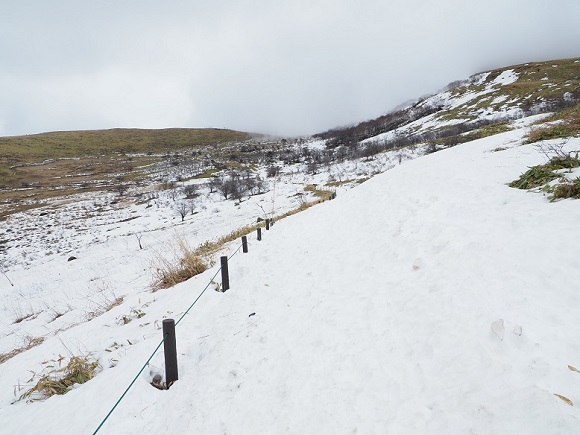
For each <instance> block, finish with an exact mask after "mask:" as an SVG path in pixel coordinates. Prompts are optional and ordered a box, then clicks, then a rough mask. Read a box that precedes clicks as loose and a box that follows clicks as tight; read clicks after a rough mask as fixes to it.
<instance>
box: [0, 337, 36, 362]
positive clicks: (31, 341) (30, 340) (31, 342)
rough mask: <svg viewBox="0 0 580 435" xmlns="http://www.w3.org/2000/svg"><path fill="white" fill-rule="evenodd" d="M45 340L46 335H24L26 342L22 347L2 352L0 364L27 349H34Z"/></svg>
mask: <svg viewBox="0 0 580 435" xmlns="http://www.w3.org/2000/svg"><path fill="white" fill-rule="evenodd" d="M42 342H44V337H32V336H30V335H28V336H26V337H24V342H23V343H22V345H21V346H20V347H17V348H16V349H12V350H11V351H10V352H6V353H0V364H2V363H4V362H6V361H8V360H9V359H10V358H13V357H15V356H16V355H18V354H20V353H22V352H25V351H27V350H28V349H32V348H33V347H35V346H38V345H39V344H42Z"/></svg>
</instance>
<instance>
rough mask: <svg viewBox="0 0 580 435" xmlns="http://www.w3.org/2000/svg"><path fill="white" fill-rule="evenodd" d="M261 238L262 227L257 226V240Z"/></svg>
mask: <svg viewBox="0 0 580 435" xmlns="http://www.w3.org/2000/svg"><path fill="white" fill-rule="evenodd" d="M260 240H262V228H258V241H260Z"/></svg>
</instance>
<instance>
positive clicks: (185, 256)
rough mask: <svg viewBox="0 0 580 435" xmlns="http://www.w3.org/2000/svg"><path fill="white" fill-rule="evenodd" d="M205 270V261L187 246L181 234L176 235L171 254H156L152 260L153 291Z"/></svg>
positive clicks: (170, 285) (171, 285)
mask: <svg viewBox="0 0 580 435" xmlns="http://www.w3.org/2000/svg"><path fill="white" fill-rule="evenodd" d="M206 270H207V263H206V261H205V260H204V259H203V257H200V255H199V254H198V253H197V252H195V251H194V250H193V249H191V248H190V247H189V244H188V243H187V241H186V240H185V239H184V238H183V237H182V236H177V238H176V246H175V248H174V252H173V256H172V257H171V258H167V257H165V256H163V255H161V254H158V255H157V256H156V258H155V260H154V262H153V271H154V282H153V284H152V289H153V291H157V290H160V289H162V288H169V287H173V286H174V285H175V284H179V283H180V282H183V281H186V280H188V279H189V278H191V277H193V276H195V275H199V274H200V273H202V272H205V271H206Z"/></svg>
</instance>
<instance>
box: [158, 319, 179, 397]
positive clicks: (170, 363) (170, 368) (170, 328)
mask: <svg viewBox="0 0 580 435" xmlns="http://www.w3.org/2000/svg"><path fill="white" fill-rule="evenodd" d="M162 324H163V337H165V341H164V342H163V351H164V353H165V385H166V386H167V388H168V389H169V387H171V385H172V384H173V383H174V382H175V381H177V379H178V376H177V345H176V341H175V321H174V320H173V319H163V323H162Z"/></svg>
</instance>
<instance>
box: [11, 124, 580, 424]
mask: <svg viewBox="0 0 580 435" xmlns="http://www.w3.org/2000/svg"><path fill="white" fill-rule="evenodd" d="M524 132H525V128H519V129H516V130H513V131H510V132H508V133H503V134H500V135H496V136H492V137H488V138H485V139H481V140H478V141H474V142H470V143H467V144H463V145H459V146H457V147H454V148H451V149H448V150H444V151H441V152H438V153H435V154H432V155H429V156H425V157H422V158H420V159H416V160H413V161H410V162H406V163H405V164H403V165H400V166H397V167H395V168H394V169H392V170H391V171H388V172H386V173H384V174H382V175H378V176H376V177H374V178H373V179H371V180H369V181H367V182H365V183H363V184H362V185H360V186H359V187H357V188H356V189H352V190H349V191H348V192H345V193H344V194H341V195H339V196H338V198H337V199H336V200H335V201H330V202H326V203H323V204H321V205H319V206H316V207H314V208H311V209H309V210H307V211H306V212H304V213H301V214H298V215H295V216H292V217H290V218H287V219H285V220H283V221H280V222H278V223H276V225H275V226H274V227H273V228H272V230H271V231H268V232H265V233H264V239H263V241H261V242H258V241H256V240H255V238H254V237H251V240H250V252H249V253H248V254H242V253H241V252H239V253H237V254H236V255H235V256H234V257H233V258H232V259H231V262H230V277H231V284H232V288H231V289H230V290H229V291H227V292H226V293H218V292H215V291H213V286H211V287H210V288H209V290H208V291H206V293H204V294H203V296H202V297H201V298H200V300H199V302H197V304H195V305H194V306H193V307H192V309H191V311H189V313H188V314H187V315H186V316H185V317H184V318H183V320H182V321H181V322H180V323H179V325H178V327H177V346H178V358H179V376H180V379H179V381H177V382H176V383H175V384H174V385H173V386H172V387H171V388H170V389H169V390H167V391H160V390H157V389H155V388H153V387H152V386H151V385H149V381H150V380H151V378H152V377H153V375H154V374H156V373H160V372H163V364H164V363H163V355H162V353H157V354H156V355H155V356H154V357H153V358H152V360H151V363H150V365H149V366H148V367H147V368H146V369H145V370H144V372H143V373H142V374H141V375H140V376H139V377H137V380H136V382H135V384H134V385H133V387H132V388H131V389H130V390H129V392H128V393H127V394H126V396H125V397H124V399H123V400H122V401H121V402H120V404H119V405H118V407H117V408H116V409H115V411H114V412H113V413H112V414H111V416H110V418H109V419H108V420H107V421H106V422H105V423H104V424H103V426H102V427H101V429H100V430H99V433H102V434H120V433H127V434H129V433H137V432H139V433H151V434H153V433H155V434H157V433H203V434H224V433H227V434H256V433H264V434H266V433H267V434H280V433H293V434H304V433H327V434H354V433H360V434H368V433H397V434H416V433H437V434H455V433H457V434H463V433H474V434H475V433H478V434H491V433H526V434H569V433H575V432H577V431H578V428H579V427H580V413H579V411H578V405H579V404H580V373H578V372H575V371H573V370H571V369H570V368H569V367H568V366H572V367H574V366H575V367H580V330H579V329H578V326H577V325H578V311H579V308H580V293H579V292H578V282H580V268H579V267H578V262H577V261H578V258H579V256H580V243H579V240H578V238H577V237H575V236H574V235H575V234H576V232H577V231H576V229H577V225H578V222H579V221H580V203H579V202H578V201H574V200H564V201H558V202H554V203H550V202H549V201H548V200H547V199H546V198H545V197H544V196H543V195H542V194H541V193H534V192H527V191H522V190H517V189H512V188H509V187H508V186H507V185H506V183H509V182H510V181H512V180H514V179H515V178H517V176H518V175H519V174H521V173H522V172H524V171H525V170H526V168H527V166H530V165H533V164H539V163H542V162H543V161H545V157H544V156H543V155H542V154H541V153H540V152H539V151H538V150H537V149H536V148H534V147H533V146H531V145H522V144H521V137H522V135H523V134H524ZM567 147H568V149H580V140H579V139H572V140H570V141H568V143H567ZM501 148H506V149H504V150H501V151H498V149H501ZM233 249H235V247H233V246H232V247H231V250H232V252H233ZM94 255H95V256H98V255H103V256H106V255H110V256H112V257H113V258H114V260H113V261H116V262H118V263H123V262H126V263H127V268H130V267H133V266H131V262H130V261H129V258H130V256H131V255H132V254H131V253H130V252H129V251H127V252H123V253H119V254H117V256H116V257H115V255H116V254H115V253H110V252H107V251H106V247H104V249H103V251H102V252H100V253H99V252H94ZM55 267H56V265H55ZM80 267H82V260H78V262H71V263H69V264H66V267H63V268H62V271H61V273H62V274H67V273H73V272H72V271H73V270H74V269H75V268H80ZM216 270H217V269H216V268H213V269H211V270H210V271H208V272H206V273H204V274H202V275H199V276H197V277H195V278H193V279H190V280H189V281H187V282H185V283H182V284H180V285H177V286H176V287H174V288H171V289H167V290H162V291H159V292H157V293H154V294H151V293H145V292H134V293H133V294H131V295H128V296H127V298H126V301H125V303H124V304H122V305H121V306H118V307H116V308H113V309H112V310H111V311H109V312H107V313H104V314H103V315H101V316H99V317H97V318H95V319H93V320H91V321H90V322H85V323H81V324H79V325H77V326H75V327H73V328H71V329H69V330H66V331H62V332H61V333H60V334H59V335H58V336H57V337H51V338H49V339H47V341H45V343H43V344H42V345H40V346H37V347H34V348H32V349H30V350H28V351H27V352H25V353H22V354H20V355H17V356H15V357H14V358H12V359H10V360H8V361H7V362H5V363H4V364H1V365H0V421H2V429H1V430H2V431H3V432H5V433H92V432H93V431H94V430H95V429H97V427H98V426H99V424H100V423H101V421H102V420H103V418H105V416H106V415H107V413H108V412H109V410H110V409H111V408H112V407H113V405H115V403H116V401H117V399H118V398H119V397H120V396H121V395H122V393H123V392H124V391H125V389H126V387H127V386H128V385H129V383H130V382H131V381H132V380H133V378H134V377H135V375H136V374H137V373H138V371H139V370H140V368H141V367H142V366H143V364H144V363H145V362H146V360H147V358H148V357H149V355H150V354H151V353H152V351H153V350H154V349H155V347H156V346H157V344H158V343H159V341H160V339H161V331H160V330H159V324H160V322H161V320H162V319H163V318H167V317H172V318H175V319H177V318H179V317H180V316H181V315H182V314H183V313H184V312H185V310H187V308H188V307H189V306H190V304H191V303H192V302H193V301H194V300H195V298H196V297H197V296H198V295H199V294H200V292H201V291H202V290H203V289H204V288H205V286H206V284H207V283H208V282H209V280H210V279H211V277H212V276H213V275H214V273H215V272H216ZM126 285H127V286H130V283H127V284H126ZM130 307H132V308H135V309H139V310H142V311H143V312H144V313H145V315H144V316H143V317H140V318H135V319H134V320H132V321H131V322H130V323H127V324H121V323H119V321H118V319H119V316H121V315H124V314H129V308H130ZM67 349H68V350H67ZM105 349H108V351H106V350H105ZM68 351H70V352H71V353H73V354H78V353H79V352H91V353H92V354H93V355H94V356H95V357H97V358H99V359H100V362H101V364H102V366H103V371H102V372H101V373H99V374H98V375H97V376H96V378H94V379H93V380H91V381H89V382H87V383H85V384H83V385H82V386H77V387H76V388H74V389H73V390H72V391H71V392H69V393H68V394H66V395H64V396H55V397H52V398H50V399H48V400H46V401H44V402H37V403H26V402H25V401H20V402H17V403H15V404H10V402H12V401H13V400H14V399H15V397H14V391H15V390H18V388H17V387H15V386H17V385H18V383H25V381H26V379H27V377H29V376H30V375H29V372H28V370H38V369H39V368H40V362H41V361H44V360H46V359H49V358H55V357H56V356H57V354H58V352H61V353H62V354H63V355H66V353H67V352H68ZM556 394H558V395H561V396H562V397H565V398H567V399H569V400H570V401H571V402H572V403H573V406H570V404H568V403H567V402H566V401H564V400H562V398H560V397H558V396H556Z"/></svg>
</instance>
